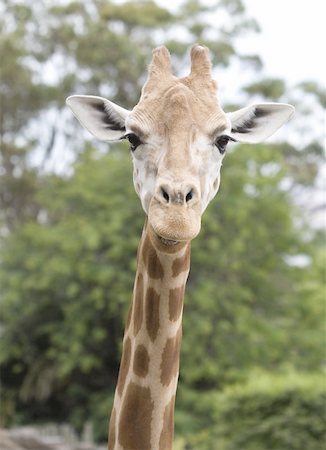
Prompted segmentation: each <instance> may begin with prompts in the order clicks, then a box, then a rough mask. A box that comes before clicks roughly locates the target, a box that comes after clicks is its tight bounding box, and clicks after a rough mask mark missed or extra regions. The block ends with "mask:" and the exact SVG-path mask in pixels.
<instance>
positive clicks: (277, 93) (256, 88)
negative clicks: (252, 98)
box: [245, 78, 286, 101]
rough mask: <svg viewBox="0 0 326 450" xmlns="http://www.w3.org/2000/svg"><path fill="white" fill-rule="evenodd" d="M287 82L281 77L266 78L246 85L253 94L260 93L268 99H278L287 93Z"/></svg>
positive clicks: (247, 90) (247, 89)
mask: <svg viewBox="0 0 326 450" xmlns="http://www.w3.org/2000/svg"><path fill="white" fill-rule="evenodd" d="M285 89H286V86H285V82H284V81H283V80H281V79H279V78H265V79H263V80H261V81H257V82H255V83H252V84H250V85H249V86H246V87H245V91H246V92H247V93H248V94H251V95H260V96H263V97H264V98H266V99H270V100H274V101H277V100H279V98H280V97H282V95H284V93H285Z"/></svg>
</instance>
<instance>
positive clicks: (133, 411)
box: [67, 45, 294, 450]
mask: <svg viewBox="0 0 326 450" xmlns="http://www.w3.org/2000/svg"><path fill="white" fill-rule="evenodd" d="M211 69H212V68H211V61H210V57H209V51H208V49H207V48H206V47H202V46H199V45H196V46H194V47H193V48H192V50H191V71H190V74H189V75H188V76H186V77H183V78H177V77H176V76H175V75H173V73H172V69H171V59H170V54H169V52H168V50H167V49H166V48H165V47H159V48H157V49H155V50H154V51H153V56H152V61H151V63H150V65H149V69H148V79H147V81H146V83H145V85H144V87H143V89H142V93H141V97H140V100H139V102H138V104H137V105H136V106H135V107H134V108H133V109H132V110H131V111H128V110H126V109H124V108H123V107H121V106H119V105H116V104H115V103H113V102H111V101H109V100H107V99H104V98H102V97H97V96H84V95H73V96H71V97H69V98H68V99H67V104H68V105H69V106H70V108H71V109H72V111H73V113H74V114H75V116H76V117H77V119H78V120H79V121H80V123H81V124H82V125H83V126H84V127H85V128H86V129H87V130H88V131H90V132H91V133H92V134H93V135H94V136H95V137H97V138H98V139H100V140H104V141H116V140H121V139H127V140H129V142H130V148H131V154H132V160H133V166H134V173H133V178H134V186H135V190H136V193H137V194H138V196H139V198H140V200H141V204H142V207H143V209H144V211H145V214H146V221H145V226H144V230H143V234H142V238H141V241H140V244H139V251H138V257H137V273H136V279H135V285H134V292H133V300H132V304H131V308H130V312H129V317H128V320H127V325H126V330H125V335H124V343H123V352H122V360H121V366H120V372H119V378H118V384H117V388H116V393H115V399H114V406H113V411H112V414H111V420H110V428H109V449H110V450H170V449H172V443H173V430H174V402H175V395H176V389H177V380H178V374H179V357H180V346H181V335H182V311H183V298H184V290H185V285H186V281H187V277H188V273H189V268H190V241H191V240H192V239H194V238H195V237H196V236H197V235H198V233H199V231H200V227H201V216H202V214H203V212H204V211H205V209H206V207H207V205H208V204H209V202H210V201H211V200H212V199H213V197H214V196H215V195H216V193H217V191H218V189H219V185H220V169H221V166H222V161H223V158H224V157H225V154H226V147H227V145H228V142H229V141H231V142H232V141H233V142H234V141H238V142H246V143H258V142H261V141H262V140H264V139H266V138H268V137H269V136H271V135H272V134H273V133H274V132H275V131H277V130H278V129H279V128H280V127H281V126H282V125H283V124H284V123H285V122H286V121H287V120H288V119H289V118H290V116H291V115H292V114H293V112H294V108H293V106H291V105H288V104H283V103H263V104H257V105H252V106H248V107H246V108H242V109H240V110H238V111H234V112H231V113H225V112H224V111H223V109H222V108H221V106H220V104H219V101H218V97H217V83H216V82H215V81H214V80H213V79H212V70H211Z"/></svg>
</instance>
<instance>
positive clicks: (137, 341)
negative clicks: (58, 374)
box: [109, 223, 190, 450]
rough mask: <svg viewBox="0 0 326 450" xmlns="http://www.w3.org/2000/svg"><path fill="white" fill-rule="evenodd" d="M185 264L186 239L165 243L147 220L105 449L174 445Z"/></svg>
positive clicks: (149, 449) (157, 448) (140, 449)
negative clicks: (107, 443)
mask: <svg viewBox="0 0 326 450" xmlns="http://www.w3.org/2000/svg"><path fill="white" fill-rule="evenodd" d="M167 252H168V253H167ZM189 267H190V244H189V243H180V244H176V245H174V246H168V247H167V246H163V245H162V244H161V243H160V242H159V240H158V238H157V237H156V236H155V235H153V234H152V231H151V229H150V227H149V226H148V225H147V223H145V226H144V230H143V234H142V238H141V241H140V245H139V249H138V256H137V273H136V280H135V285H134V293H133V301H132V304H131V308H130V311H129V317H128V320H127V324H126V329H125V334H124V340H123V351H122V360H121V365H120V372H119V378H118V384H117V388H116V392H115V399H114V405H113V410H112V414H111V420H110V428H109V450H169V449H172V442H173V434H174V402H175V395H176V389H177V382H178V375H179V359H180V346H181V336H182V324H181V322H182V312H183V298H184V290H185V285H186V281H187V277H188V273H189Z"/></svg>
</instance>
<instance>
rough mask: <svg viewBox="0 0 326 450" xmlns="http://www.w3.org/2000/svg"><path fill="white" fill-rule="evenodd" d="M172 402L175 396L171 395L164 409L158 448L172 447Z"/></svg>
mask: <svg viewBox="0 0 326 450" xmlns="http://www.w3.org/2000/svg"><path fill="white" fill-rule="evenodd" d="M174 403H175V396H173V397H172V399H171V401H170V403H169V404H168V405H167V406H166V408H165V411H164V417H163V430H162V432H161V437H160V448H159V450H168V449H172V444H173V434H174Z"/></svg>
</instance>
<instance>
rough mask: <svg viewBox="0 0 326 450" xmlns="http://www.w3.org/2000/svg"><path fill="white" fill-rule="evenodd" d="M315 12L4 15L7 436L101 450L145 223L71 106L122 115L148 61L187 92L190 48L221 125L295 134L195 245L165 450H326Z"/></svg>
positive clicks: (1, 122)
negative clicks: (70, 431)
mask: <svg viewBox="0 0 326 450" xmlns="http://www.w3.org/2000/svg"><path fill="white" fill-rule="evenodd" d="M297 3H299V2H297ZM297 3H296V4H297ZM322 3H323V2H322V1H310V2H309V3H308V2H307V1H304V2H300V5H301V6H300V7H299V6H298V8H297V6H295V11H294V13H293V14H292V15H290V13H291V9H290V8H293V5H294V2H291V1H288V0H287V1H285V0H284V1H282V2H280V1H279V0H277V1H275V2H258V1H254V0H246V1H244V0H218V1H216V0H215V1H213V0H212V1H209V0H207V1H205V0H185V1H181V0H178V1H177V0H176V1H173V2H166V1H156V2H155V1H146V0H145V1H131V2H130V1H129V2H126V1H108V0H88V1H87V2H82V1H69V0H61V1H58V0H56V1H54V0H2V1H1V2H0V32H1V36H0V54H1V62H0V309H1V322H0V333H1V346H0V362H1V367H2V368H1V422H0V426H1V427H4V428H7V429H10V428H13V427H17V426H22V425H26V424H28V425H30V424H32V425H34V426H36V425H39V426H41V425H44V424H49V423H52V424H53V423H54V424H63V423H65V424H69V425H70V426H71V427H73V428H74V430H76V433H82V431H83V430H85V426H86V428H87V427H88V428H87V429H90V430H92V432H91V434H92V436H93V437H92V439H94V441H95V442H104V441H105V440H106V434H107V421H108V416H109V412H110V410H111V405H112V401H113V394H114V389H115V383H116V379H117V371H118V368H119V361H120V353H121V345H122V334H123V327H124V321H125V318H126V313H127V309H128V306H129V303H130V300H131V292H132V286H133V280H134V273H135V268H136V251H137V245H138V241H139V237H140V233H141V229H142V224H143V221H144V215H143V212H142V210H141V206H140V202H139V200H138V199H137V197H136V194H135V193H134V190H133V185H132V175H131V159H130V155H129V150H128V145H127V144H125V143H119V144H114V145H113V144H112V145H110V146H108V145H106V144H103V143H99V142H95V140H93V139H92V138H91V137H90V135H89V134H87V133H86V132H84V131H83V130H82V128H81V127H80V125H79V124H78V123H77V121H76V120H75V119H74V118H73V117H72V114H71V112H70V111H68V109H67V108H66V106H65V98H66V97H67V96H69V95H71V94H74V93H78V94H92V95H101V96H104V97H107V98H109V99H111V100H113V101H115V102H117V103H119V104H120V105H121V106H123V107H125V108H132V107H133V106H134V105H135V104H136V103H137V101H138V98H139V95H140V90H141V87H142V84H143V83H144V80H145V78H146V67H147V65H148V63H149V61H150V59H151V50H152V48H154V47H155V46H157V45H161V44H165V45H166V46H167V47H168V48H169V50H170V51H171V53H172V55H173V65H174V71H175V73H177V74H178V75H180V76H183V75H185V74H187V71H188V70H189V53H190V47H191V45H193V44H194V43H196V42H199V43H201V44H204V45H207V46H208V47H209V48H210V50H211V54H212V58H213V63H214V67H215V69H214V74H215V77H216V79H218V80H219V93H220V101H221V104H222V105H223V107H224V110H225V111H226V112H228V111H232V110H233V109H236V108H241V107H244V106H247V105H248V104H251V103H255V102H261V101H267V102H268V101H279V102H288V103H291V104H293V105H294V106H295V107H296V115H295V117H294V119H292V120H291V121H290V122H289V123H288V124H287V125H286V126H284V128H283V130H282V131H280V132H278V133H277V134H276V135H275V137H273V138H272V139H270V140H269V141H268V142H266V143H263V144H259V145H255V146H250V145H236V146H233V148H231V149H230V151H228V153H229V154H228V155H227V157H226V159H225V160H224V165H223V170H222V184H221V188H220V192H219V194H218V196H217V197H216V199H215V201H214V202H212V204H211V205H210V206H209V208H208V210H207V211H206V213H205V215H204V220H203V226H202V232H201V235H200V237H198V238H197V239H196V240H195V241H194V242H193V246H192V266H191V273H190V278H189V281H188V285H187V292H186V299H185V311H184V338H183V346H182V357H181V374H180V381H179V388H178V396H177V405H176V444H175V446H176V449H178V450H217V449H218V450H240V449H241V450H271V449H277V450H291V449H294V450H303V449H305V450H306V449H307V450H308V449H309V450H321V449H324V448H325V447H324V444H325V439H326V437H325V402H326V392H325V356H326V355H325V348H326V346H325V344H326V342H325V318H326V316H325V263H326V261H325V231H324V225H325V208H326V199H325V190H324V185H323V175H325V166H324V148H323V146H324V144H323V143H324V131H325V122H324V108H325V104H326V93H325V87H324V86H323V85H322V76H323V75H325V73H323V74H322V72H321V70H322V67H321V64H322V59H323V55H322V53H320V52H319V51H318V46H317V44H318V40H316V39H317V33H319V34H318V35H319V36H320V41H321V42H323V39H322V33H323V30H322V22H321V21H318V20H317V18H318V17H321V11H322V10H321V7H322ZM262 4H264V5H265V6H264V7H262ZM255 5H257V10H256V9H255ZM282 5H283V6H282ZM289 5H290V6H289ZM268 8H269V9H268ZM282 8H284V9H283V10H282ZM318 8H319V9H318ZM259 17H261V20H262V23H263V25H264V26H263V25H261V23H260V22H259ZM300 24H302V26H301V27H300ZM261 27H262V28H261ZM264 27H265V28H264ZM287 27H288V28H287ZM309 30H310V31H309ZM324 37H326V36H324ZM320 41H319V42H320ZM324 42H325V40H324ZM321 52H322V50H321ZM300 64H301V65H300ZM319 69H320V70H319Z"/></svg>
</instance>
